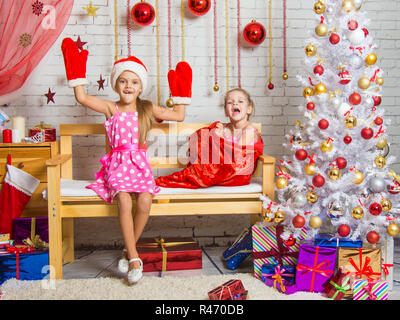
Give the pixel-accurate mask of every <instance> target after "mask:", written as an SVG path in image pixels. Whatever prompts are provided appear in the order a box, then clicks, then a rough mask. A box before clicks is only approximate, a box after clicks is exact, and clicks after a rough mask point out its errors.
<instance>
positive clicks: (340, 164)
mask: <svg viewBox="0 0 400 320" xmlns="http://www.w3.org/2000/svg"><path fill="white" fill-rule="evenodd" d="M336 165H337V167H338V168H339V169H344V168H346V166H347V161H346V159H345V158H343V157H339V158H336Z"/></svg>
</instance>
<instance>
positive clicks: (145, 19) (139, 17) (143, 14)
mask: <svg viewBox="0 0 400 320" xmlns="http://www.w3.org/2000/svg"><path fill="white" fill-rule="evenodd" d="M131 17H132V20H133V21H134V22H135V23H136V24H137V25H139V26H141V27H144V26H147V25H149V24H151V23H152V22H153V20H154V18H155V11H154V8H153V6H152V5H151V4H149V3H147V2H145V1H141V2H138V3H137V4H135V5H134V6H133V8H132V11H131Z"/></svg>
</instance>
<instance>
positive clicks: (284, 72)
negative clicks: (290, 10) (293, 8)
mask: <svg viewBox="0 0 400 320" xmlns="http://www.w3.org/2000/svg"><path fill="white" fill-rule="evenodd" d="M282 5H283V74H282V79H283V80H287V79H289V75H288V73H287V30H286V29H287V21H286V20H287V19H286V0H283V4H282Z"/></svg>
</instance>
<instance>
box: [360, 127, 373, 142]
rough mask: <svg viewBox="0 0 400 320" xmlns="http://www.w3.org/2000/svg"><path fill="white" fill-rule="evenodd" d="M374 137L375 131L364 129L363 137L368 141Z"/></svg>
mask: <svg viewBox="0 0 400 320" xmlns="http://www.w3.org/2000/svg"><path fill="white" fill-rule="evenodd" d="M373 135H374V130H372V129H371V128H363V129H362V130H361V137H363V138H364V139H366V140H369V139H371V138H372V136H373Z"/></svg>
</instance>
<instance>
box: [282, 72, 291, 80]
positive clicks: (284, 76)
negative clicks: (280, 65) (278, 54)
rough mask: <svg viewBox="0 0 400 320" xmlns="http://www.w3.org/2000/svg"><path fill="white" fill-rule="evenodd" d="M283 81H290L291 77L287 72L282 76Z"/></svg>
mask: <svg viewBox="0 0 400 320" xmlns="http://www.w3.org/2000/svg"><path fill="white" fill-rule="evenodd" d="M282 79H283V80H287V79H289V76H288V74H287V73H286V72H285V73H284V74H283V75H282Z"/></svg>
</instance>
